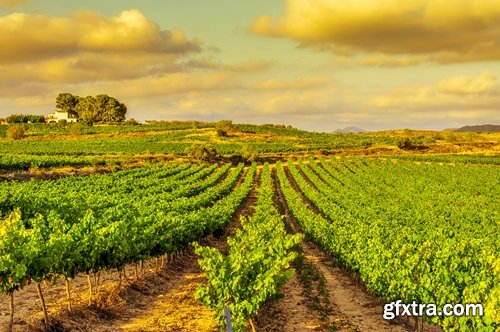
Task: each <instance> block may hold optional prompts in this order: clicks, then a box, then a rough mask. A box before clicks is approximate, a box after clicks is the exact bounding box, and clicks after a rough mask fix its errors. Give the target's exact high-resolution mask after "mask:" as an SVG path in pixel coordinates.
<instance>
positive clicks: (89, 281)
mask: <svg viewBox="0 0 500 332" xmlns="http://www.w3.org/2000/svg"><path fill="white" fill-rule="evenodd" d="M87 283H88V284H89V305H91V304H92V295H93V293H94V292H93V290H92V280H90V274H89V273H87Z"/></svg>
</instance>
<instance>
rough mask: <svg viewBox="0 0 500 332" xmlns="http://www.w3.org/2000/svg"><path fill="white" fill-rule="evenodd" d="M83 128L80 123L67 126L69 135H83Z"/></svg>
mask: <svg viewBox="0 0 500 332" xmlns="http://www.w3.org/2000/svg"><path fill="white" fill-rule="evenodd" d="M84 128H85V126H84V125H83V124H81V123H78V122H77V123H73V124H71V125H70V126H69V134H70V135H81V134H83V129H84Z"/></svg>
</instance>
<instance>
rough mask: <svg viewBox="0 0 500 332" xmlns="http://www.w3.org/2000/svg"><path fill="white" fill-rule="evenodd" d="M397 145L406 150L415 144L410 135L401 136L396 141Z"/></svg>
mask: <svg viewBox="0 0 500 332" xmlns="http://www.w3.org/2000/svg"><path fill="white" fill-rule="evenodd" d="M396 146H397V147H398V148H400V149H403V150H406V149H411V148H412V147H413V144H412V143H411V141H410V139H409V138H408V137H399V138H398V139H397V141H396Z"/></svg>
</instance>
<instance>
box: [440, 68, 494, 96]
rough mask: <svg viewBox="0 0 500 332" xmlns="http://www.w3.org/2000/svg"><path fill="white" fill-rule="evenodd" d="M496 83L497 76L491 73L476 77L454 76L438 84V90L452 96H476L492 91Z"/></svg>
mask: <svg viewBox="0 0 500 332" xmlns="http://www.w3.org/2000/svg"><path fill="white" fill-rule="evenodd" d="M496 82H497V75H494V74H491V73H483V74H481V75H478V76H456V77H451V78H448V79H444V80H442V81H441V82H439V84H438V89H439V91H441V92H443V93H447V94H452V95H478V94H482V93H486V92H490V91H492V89H493V88H494V87H495V86H496Z"/></svg>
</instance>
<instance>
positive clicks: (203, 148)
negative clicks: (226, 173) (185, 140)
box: [186, 144, 217, 161]
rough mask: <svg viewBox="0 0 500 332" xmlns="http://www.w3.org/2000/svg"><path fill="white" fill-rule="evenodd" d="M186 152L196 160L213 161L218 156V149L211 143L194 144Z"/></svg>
mask: <svg viewBox="0 0 500 332" xmlns="http://www.w3.org/2000/svg"><path fill="white" fill-rule="evenodd" d="M186 154H187V155H188V156H189V157H191V158H193V159H196V160H201V161H213V160H214V159H215V157H217V151H216V150H215V148H214V146H213V145H211V144H205V145H201V144H193V145H191V147H189V148H188V149H187V151H186Z"/></svg>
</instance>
